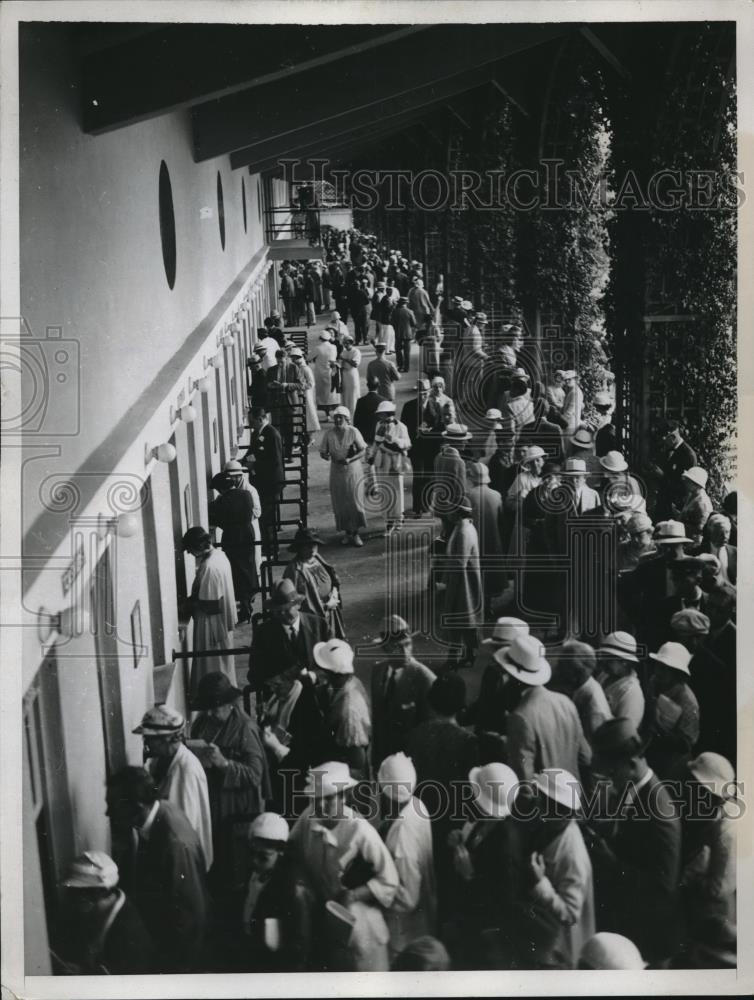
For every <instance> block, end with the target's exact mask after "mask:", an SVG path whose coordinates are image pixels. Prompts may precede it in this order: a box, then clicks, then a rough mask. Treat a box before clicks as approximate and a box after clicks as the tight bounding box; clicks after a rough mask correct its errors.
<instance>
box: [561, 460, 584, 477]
mask: <svg viewBox="0 0 754 1000" xmlns="http://www.w3.org/2000/svg"><path fill="white" fill-rule="evenodd" d="M564 471H565V474H566V475H567V476H568V475H571V476H581V475H585V474H586V462H585V461H584V459H583V458H567V459H566V464H565V470H564Z"/></svg>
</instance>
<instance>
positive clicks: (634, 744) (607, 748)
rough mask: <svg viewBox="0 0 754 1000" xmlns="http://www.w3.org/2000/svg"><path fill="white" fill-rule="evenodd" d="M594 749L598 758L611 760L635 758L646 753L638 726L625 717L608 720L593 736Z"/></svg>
mask: <svg viewBox="0 0 754 1000" xmlns="http://www.w3.org/2000/svg"><path fill="white" fill-rule="evenodd" d="M592 749H593V750H594V753H595V755H596V756H600V757H609V758H627V757H634V756H637V755H639V754H641V753H643V752H644V750H645V749H646V743H645V742H644V741H643V740H642V739H641V737H640V736H639V734H638V733H637V731H636V726H635V725H634V724H633V722H631V720H630V719H627V718H626V717H625V716H619V717H618V718H617V719H608V720H607V721H606V722H603V723H602V725H601V726H599V727H598V728H597V729H596V730H595V731H594V733H593V735H592Z"/></svg>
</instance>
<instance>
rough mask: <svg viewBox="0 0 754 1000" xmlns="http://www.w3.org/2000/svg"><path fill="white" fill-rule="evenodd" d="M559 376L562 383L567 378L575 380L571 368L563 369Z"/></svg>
mask: <svg viewBox="0 0 754 1000" xmlns="http://www.w3.org/2000/svg"><path fill="white" fill-rule="evenodd" d="M561 375H562V376H563V381H566V380H568V379H569V378H577V375H576V372H575V371H574V370H573V368H564V369H563V370H562V371H561Z"/></svg>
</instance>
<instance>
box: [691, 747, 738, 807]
mask: <svg viewBox="0 0 754 1000" xmlns="http://www.w3.org/2000/svg"><path fill="white" fill-rule="evenodd" d="M686 766H687V767H688V769H689V771H690V772H691V774H692V775H693V776H694V777H695V778H696V780H697V781H698V782H700V784H702V785H708V786H709V788H710V791H711V792H712V793H713V795H716V796H717V797H718V798H719V799H733V798H735V797H736V789H735V787H733V786H734V783H735V780H736V772H735V770H734V769H733V765H732V764H731V762H730V761H729V760H728V759H727V758H726V757H723V755H722V754H719V753H712V751H711V750H706V751H705V752H704V753H700V754H699V756H698V757H695V758H694V759H693V760H690V761H689V762H688V764H687V765H686Z"/></svg>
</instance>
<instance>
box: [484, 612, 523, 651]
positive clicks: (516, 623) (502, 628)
mask: <svg viewBox="0 0 754 1000" xmlns="http://www.w3.org/2000/svg"><path fill="white" fill-rule="evenodd" d="M528 634H529V626H528V625H527V623H526V622H525V621H522V620H521V619H520V618H498V620H497V621H496V622H495V627H494V629H493V630H492V635H491V637H490V638H489V639H483V640H482V645H483V646H492V645H495V646H497V645H499V644H500V643H501V642H505V643H507V644H508V645H510V644H511V643H512V642H513V640H514V639H518V638H519V637H520V636H522V635H528Z"/></svg>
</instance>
